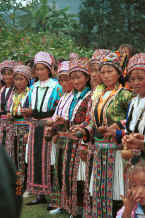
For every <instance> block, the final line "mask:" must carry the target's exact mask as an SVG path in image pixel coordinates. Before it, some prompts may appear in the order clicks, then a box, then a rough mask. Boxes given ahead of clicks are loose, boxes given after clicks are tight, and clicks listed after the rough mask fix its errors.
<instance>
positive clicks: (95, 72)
mask: <svg viewBox="0 0 145 218" xmlns="http://www.w3.org/2000/svg"><path fill="white" fill-rule="evenodd" d="M109 52H110V51H109V50H107V49H97V50H95V52H94V53H93V55H92V58H91V60H90V62H89V72H90V77H91V89H92V90H93V91H94V92H95V89H96V87H97V85H99V84H100V83H101V79H100V70H99V64H100V60H101V59H103V57H104V56H106V55H107V54H108V53H109ZM92 95H93V93H92Z"/></svg>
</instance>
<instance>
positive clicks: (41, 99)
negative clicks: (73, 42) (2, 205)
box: [0, 45, 145, 218]
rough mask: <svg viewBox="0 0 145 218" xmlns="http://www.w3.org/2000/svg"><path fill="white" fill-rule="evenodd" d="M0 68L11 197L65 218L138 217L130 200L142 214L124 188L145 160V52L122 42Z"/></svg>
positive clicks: (1, 132)
mask: <svg viewBox="0 0 145 218" xmlns="http://www.w3.org/2000/svg"><path fill="white" fill-rule="evenodd" d="M0 71H1V75H2V78H1V90H0V116H1V119H0V139H1V146H4V147H5V148H6V150H7V152H8V154H9V156H10V157H11V158H12V160H13V161H14V163H15V165H16V170H17V173H16V176H17V181H16V194H17V196H18V197H20V196H22V195H23V194H24V195H25V193H26V191H27V192H29V193H32V194H34V195H35V196H36V198H35V199H34V200H33V201H32V202H28V203H27V205H28V206H29V205H31V206H32V205H36V204H39V203H48V205H47V209H48V210H49V213H50V214H55V213H64V212H65V213H68V216H70V217H71V218H73V217H76V218H79V217H84V218H95V217H96V218H105V217H106V218H109V217H110V218H112V217H116V216H117V217H123V218H126V217H140V216H139V215H140V214H138V210H137V208H138V206H137V207H136V209H135V210H134V213H133V215H132V211H133V209H134V207H135V206H136V205H137V203H139V205H140V206H141V211H142V213H143V214H144V205H145V201H143V200H142V198H137V199H132V198H130V195H128V188H129V175H130V169H131V168H132V166H134V165H136V164H139V163H140V162H142V161H143V160H144V159H145V154H144V150H145V141H144V134H145V53H136V54H135V53H134V51H133V48H132V46H130V45H122V46H120V48H119V49H118V51H115V52H113V51H110V50H107V49H97V50H95V52H94V54H93V55H92V58H91V59H88V58H85V57H81V58H80V57H79V56H78V55H77V54H75V53H71V55H70V58H69V60H63V61H62V60H61V61H59V63H56V60H55V58H54V57H53V56H52V55H51V54H49V53H47V52H42V51H40V52H38V53H37V54H36V55H35V57H34V62H33V64H32V65H31V64H30V63H29V62H28V63H26V64H20V63H16V62H14V61H3V62H2V63H1V64H0ZM144 189H145V187H144V186H143V187H142V190H143V191H145V190H144ZM137 191H138V189H137ZM137 191H136V192H137ZM24 192H25V193H24ZM144 193H145V192H144ZM134 195H136V193H135V194H134ZM122 198H123V200H122ZM144 198H145V197H144ZM140 199H141V200H140ZM123 202H129V203H124V205H125V207H124V208H125V209H121V212H119V213H118V214H119V215H117V211H118V210H119V209H120V208H121V207H122V206H123ZM128 205H129V206H130V205H131V206H132V205H133V207H131V206H130V207H129V206H128ZM128 207H129V209H130V210H129V209H128ZM136 211H137V212H136Z"/></svg>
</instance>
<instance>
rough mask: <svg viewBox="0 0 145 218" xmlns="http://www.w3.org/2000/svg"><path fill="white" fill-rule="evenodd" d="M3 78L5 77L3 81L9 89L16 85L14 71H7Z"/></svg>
mask: <svg viewBox="0 0 145 218" xmlns="http://www.w3.org/2000/svg"><path fill="white" fill-rule="evenodd" d="M2 77H3V81H4V82H5V84H6V86H7V87H9V86H12V85H13V83H14V80H13V77H14V76H13V72H12V71H10V70H5V72H4V73H3V74H2Z"/></svg>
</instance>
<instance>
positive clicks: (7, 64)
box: [0, 60, 17, 72]
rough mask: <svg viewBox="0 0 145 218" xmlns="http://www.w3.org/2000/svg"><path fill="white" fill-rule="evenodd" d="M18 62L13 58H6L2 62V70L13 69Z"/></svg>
mask: <svg viewBox="0 0 145 218" xmlns="http://www.w3.org/2000/svg"><path fill="white" fill-rule="evenodd" d="M16 64H17V63H16V62H15V61H12V60H5V61H3V62H1V63H0V72H2V70H3V69H11V70H13V68H14V66H16Z"/></svg>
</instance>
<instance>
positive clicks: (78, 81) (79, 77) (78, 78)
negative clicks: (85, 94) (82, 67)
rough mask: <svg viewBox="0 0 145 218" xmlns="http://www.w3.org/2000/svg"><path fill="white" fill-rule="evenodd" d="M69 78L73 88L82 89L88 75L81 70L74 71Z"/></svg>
mask: <svg viewBox="0 0 145 218" xmlns="http://www.w3.org/2000/svg"><path fill="white" fill-rule="evenodd" d="M71 80H72V84H73V88H74V89H76V90H77V91H82V90H83V89H84V88H85V86H86V85H87V82H88V80H89V76H87V75H85V73H83V72H80V71H74V72H72V73H71Z"/></svg>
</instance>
